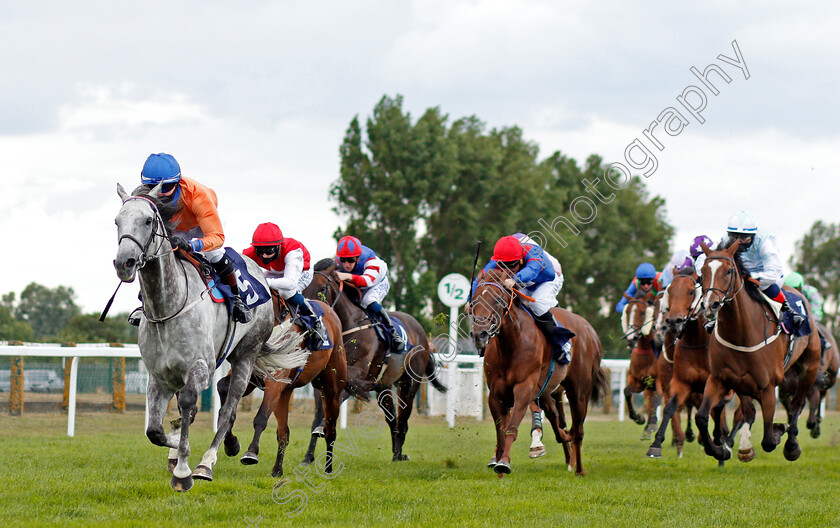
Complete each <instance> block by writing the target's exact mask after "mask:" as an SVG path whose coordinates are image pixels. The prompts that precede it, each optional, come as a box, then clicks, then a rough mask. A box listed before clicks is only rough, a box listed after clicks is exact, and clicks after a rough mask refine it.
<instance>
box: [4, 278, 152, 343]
mask: <svg viewBox="0 0 840 528" xmlns="http://www.w3.org/2000/svg"><path fill="white" fill-rule="evenodd" d="M75 295H76V294H75V292H74V291H73V288H69V287H65V286H58V287H56V288H48V287H46V286H43V285H41V284H38V283H35V282H33V283H30V284H29V285H27V286H26V287H25V288H24V289H23V291H22V292H21V293H20V296H17V295H16V294H15V292H9V293H7V294H5V295H3V296H2V298H0V340H2V341H14V340H17V341H25V342H36V343H68V342H73V343H136V342H137V329H136V328H135V327H133V326H131V325H129V324H128V322H127V317H128V314H127V313H121V314H112V315H111V316H110V317H108V318H107V319H106V320H105V321H104V322H102V323H100V322H99V314H84V313H82V310H81V308H79V307H78V305H76V302H75V300H74V298H75Z"/></svg>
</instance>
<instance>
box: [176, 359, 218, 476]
mask: <svg viewBox="0 0 840 528" xmlns="http://www.w3.org/2000/svg"><path fill="white" fill-rule="evenodd" d="M209 380H210V369H209V368H208V367H207V365H206V364H205V363H204V362H203V361H199V362H197V363H196V364H195V365H193V367H192V368H191V369H190V370H189V371H188V372H187V375H186V377H185V383H184V387H183V388H182V389H181V390H180V391H178V409H179V411H180V412H181V438H180V441H179V442H178V462H177V464H175V468H174V469H173V470H172V480H171V482H170V484H171V486H172V489H174V490H175V491H187V490H189V489H190V488H192V485H193V479H192V471H190V464H189V456H190V426H191V425H192V422H193V420H194V419H195V413H196V411H198V408H197V406H196V404H197V403H198V395H199V394H200V393H201V390H202V389H203V388H204V387H206V386H207V385H209V383H208V382H209Z"/></svg>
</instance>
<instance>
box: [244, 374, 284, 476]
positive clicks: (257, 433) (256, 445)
mask: <svg viewBox="0 0 840 528" xmlns="http://www.w3.org/2000/svg"><path fill="white" fill-rule="evenodd" d="M285 386H286V385H285V384H281V383H279V382H276V381H272V380H269V381H267V382H266V384H265V391H264V393H263V400H262V403H261V404H260V408H259V409H258V410H257V414H255V415H254V422H253V425H254V437H253V438H252V439H251V444H250V445H249V446H248V450H247V451H245V454H244V455H242V458H240V459H239V462H240V463H241V464H243V465H246V466H253V465H254V464H259V462H260V458H259V454H260V437H262V434H263V431H265V428H266V427H267V426H268V417H269V416H271V412H272V410H273V409H274V408H275V407H276V406H277V401H278V399H279V398H280V393H281V392H282V391H283V388H284V387H285Z"/></svg>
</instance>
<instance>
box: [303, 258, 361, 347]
mask: <svg viewBox="0 0 840 528" xmlns="http://www.w3.org/2000/svg"><path fill="white" fill-rule="evenodd" d="M312 273H313V274H315V275H321V276H322V277H324V278H326V279H327V282H328V284H330V285H333V284H335V283H338V287H337V288H336V289H337V290H338V293H337V294H333V301H332V303H331V304H330V308H335V305H336V304H337V303H338V299H339V298H340V297H341V295H342V294H343V293H344V281H336V280H335V279H333V278H332V276H331V275H330V274H328V273H324V272H323V271H313V272H312ZM351 286H352V287H354V288H356V289H357V290H358V291H359V298H361V297H362V292H361V290H359V287H358V286H356V285H355V284H352V285H351ZM330 293H332V288H330ZM374 326H376V324H375V323H370V324H366V325H362V326H357V327H355V328H351V329H349V330H345V331H344V332H342V333H341V335H342V336H346V335H350V334H355V333H356V332H361V331H362V330H367V329H368V328H373V327H374Z"/></svg>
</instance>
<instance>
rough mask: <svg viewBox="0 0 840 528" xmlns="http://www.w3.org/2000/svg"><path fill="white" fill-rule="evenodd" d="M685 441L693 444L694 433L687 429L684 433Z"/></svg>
mask: <svg viewBox="0 0 840 528" xmlns="http://www.w3.org/2000/svg"><path fill="white" fill-rule="evenodd" d="M685 441H686V442H693V441H694V431H692V430H691V429H689V430H688V431H686V432H685Z"/></svg>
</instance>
